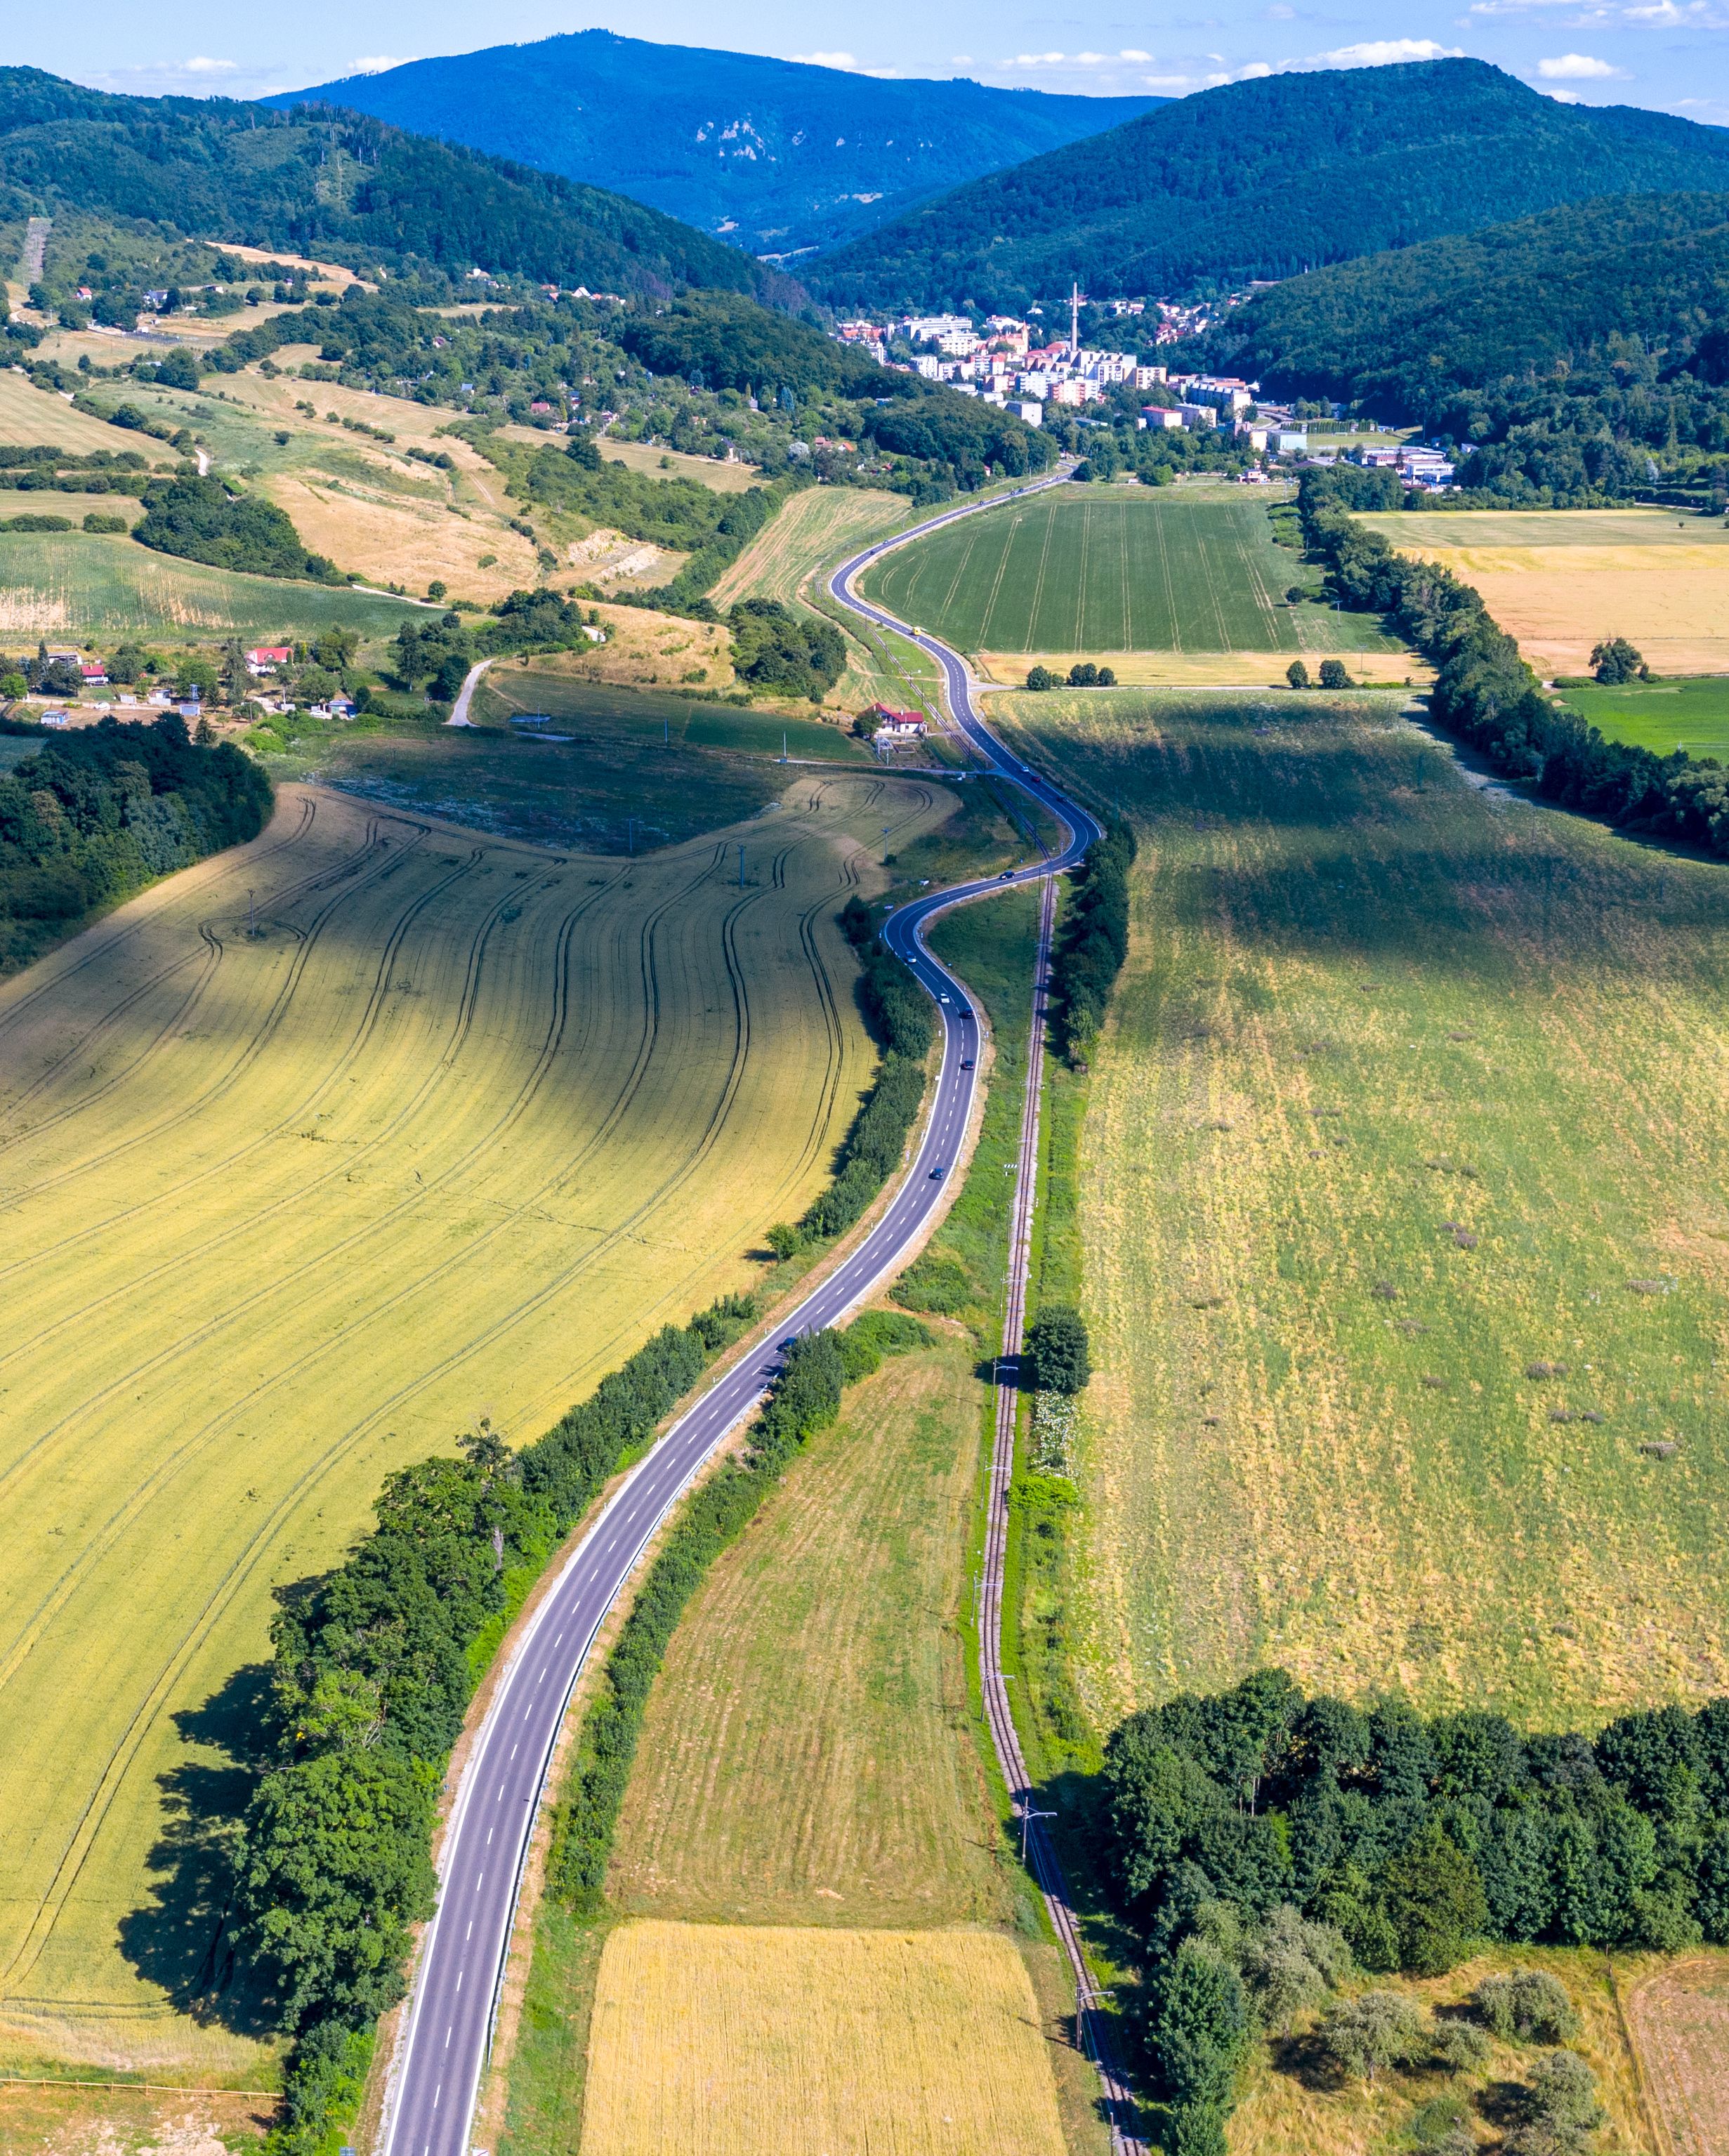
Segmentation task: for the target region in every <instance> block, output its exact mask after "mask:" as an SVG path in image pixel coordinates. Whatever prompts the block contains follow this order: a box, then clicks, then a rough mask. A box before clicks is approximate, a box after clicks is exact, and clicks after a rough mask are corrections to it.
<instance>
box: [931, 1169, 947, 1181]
mask: <svg viewBox="0 0 1729 2156" xmlns="http://www.w3.org/2000/svg"><path fill="white" fill-rule="evenodd" d="M947 1173H948V1170H947V1168H932V1169H931V1182H932V1183H941V1180H942V1178H943V1177H944V1176H945V1175H947Z"/></svg>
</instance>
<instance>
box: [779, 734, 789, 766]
mask: <svg viewBox="0 0 1729 2156" xmlns="http://www.w3.org/2000/svg"><path fill="white" fill-rule="evenodd" d="M789 761H790V759H789V758H788V755H787V730H786V728H785V727H784V726H782V728H781V762H782V763H786V762H789Z"/></svg>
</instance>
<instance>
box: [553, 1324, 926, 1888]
mask: <svg viewBox="0 0 1729 2156" xmlns="http://www.w3.org/2000/svg"><path fill="white" fill-rule="evenodd" d="M930 1338H931V1336H930V1334H929V1333H928V1332H926V1330H925V1328H924V1327H923V1326H922V1325H921V1324H920V1323H919V1322H918V1320H917V1319H916V1317H902V1316H900V1315H899V1314H898V1313H897V1312H894V1311H867V1312H865V1314H864V1316H863V1317H859V1318H858V1319H855V1320H854V1322H853V1323H852V1324H851V1325H850V1326H849V1327H847V1329H846V1331H845V1332H808V1333H803V1334H802V1335H801V1336H800V1337H798V1339H797V1340H795V1341H794V1342H793V1344H792V1346H791V1347H789V1348H788V1350H787V1353H786V1358H785V1360H784V1361H783V1363H782V1365H781V1368H780V1370H779V1372H778V1373H777V1376H776V1378H775V1381H774V1384H773V1388H772V1390H771V1392H770V1394H769V1396H768V1399H767V1403H766V1404H765V1405H764V1407H763V1409H762V1414H761V1415H760V1416H759V1417H758V1419H757V1423H756V1424H755V1426H754V1427H753V1428H752V1431H751V1436H750V1443H749V1445H748V1447H747V1448H746V1451H745V1454H744V1455H743V1457H742V1458H741V1459H736V1460H727V1462H726V1465H725V1466H722V1468H721V1471H720V1472H719V1473H718V1474H717V1475H716V1476H712V1477H711V1479H710V1480H709V1481H706V1482H705V1483H704V1485H703V1486H702V1487H701V1488H700V1490H699V1491H697V1492H696V1493H695V1496H693V1497H692V1498H691V1499H690V1501H689V1502H688V1503H687V1504H686V1506H685V1509H684V1511H683V1512H681V1513H680V1517H679V1519H678V1522H677V1523H676V1525H675V1527H673V1530H672V1532H671V1533H670V1535H669V1536H668V1537H667V1541H666V1546H665V1548H664V1550H663V1551H662V1552H661V1553H660V1555H659V1557H657V1558H655V1560H654V1564H653V1565H652V1566H651V1567H650V1568H649V1574H648V1577H647V1578H645V1579H644V1582H643V1584H642V1585H641V1587H640V1588H639V1589H638V1590H637V1594H636V1597H635V1599H634V1601H633V1603H632V1604H631V1610H630V1614H629V1616H628V1618H627V1619H626V1620H625V1621H624V1626H623V1630H622V1631H621V1632H620V1634H619V1636H618V1645H617V1646H615V1647H614V1648H613V1651H612V1653H611V1654H610V1655H608V1658H607V1665H606V1670H605V1673H604V1676H603V1682H602V1686H601V1689H600V1694H599V1697H598V1698H597V1699H596V1701H595V1702H594V1704H593V1707H590V1709H589V1710H588V1713H587V1718H586V1720H585V1721H584V1722H583V1725H582V1736H581V1738H580V1739H579V1742H578V1746H577V1763H576V1766H575V1769H574V1771H573V1772H572V1776H571V1782H570V1788H569V1791H568V1794H567V1795H566V1797H565V1798H564V1800H563V1801H562V1804H560V1805H559V1807H558V1811H557V1815H556V1818H555V1820H554V1824H553V1833H552V1857H551V1861H550V1863H549V1866H548V1872H547V1876H548V1880H549V1883H550V1884H551V1886H552V1891H553V1892H555V1893H556V1894H558V1895H559V1896H560V1897H562V1899H564V1900H565V1901H567V1902H569V1903H570V1904H571V1905H572V1907H575V1908H577V1909H579V1910H584V1911H586V1910H592V1909H593V1908H594V1907H597V1906H598V1902H599V1900H600V1897H601V1893H602V1891H603V1888H604V1886H605V1884H606V1868H607V1859H608V1856H610V1854H611V1851H612V1845H613V1829H614V1827H615V1825H616V1824H617V1821H618V1810H619V1807H620V1806H621V1805H622V1804H623V1801H624V1792H625V1789H626V1787H627V1785H628V1782H629V1779H630V1767H631V1762H632V1761H633V1760H634V1758H635V1757H636V1746H637V1739H638V1738H639V1735H640V1733H641V1730H642V1722H643V1716H644V1712H646V1711H647V1707H648V1703H649V1691H650V1688H651V1687H652V1686H653V1684H654V1678H655V1676H656V1674H657V1673H658V1671H659V1668H660V1665H661V1662H662V1661H663V1659H664V1655H665V1653H666V1650H667V1647H668V1645H669V1644H670V1641H671V1639H672V1635H673V1633H674V1631H675V1629H676V1627H677V1625H678V1621H679V1619H680V1616H682V1615H683V1614H684V1610H685V1605H686V1604H687V1603H688V1602H689V1601H690V1597H691V1596H692V1595H693V1594H695V1591H696V1589H698V1587H700V1585H701V1584H702V1581H703V1578H704V1577H705V1574H706V1573H707V1571H708V1568H709V1567H710V1565H711V1563H713V1562H714V1560H715V1558H716V1557H718V1556H719V1555H720V1553H721V1551H722V1550H723V1549H725V1548H726V1545H727V1544H728V1543H730V1542H732V1541H734V1540H735V1539H736V1537H737V1536H738V1535H739V1533H740V1532H741V1530H742V1529H743V1528H744V1527H746V1525H747V1524H748V1522H750V1520H751V1519H752V1517H754V1516H755V1514H756V1512H757V1509H758V1507H760V1506H761V1505H762V1501H763V1500H764V1498H766V1497H767V1496H768V1494H769V1492H770V1491H772V1489H773V1488H774V1486H775V1485H776V1484H777V1482H778V1481H780V1479H781V1477H782V1475H783V1474H784V1473H785V1472H786V1471H787V1469H788V1466H790V1465H791V1464H792V1462H793V1460H794V1459H795V1458H796V1457H797V1456H798V1451H799V1449H800V1448H801V1446H803V1445H804V1443H805V1442H806V1441H807V1440H808V1439H809V1438H811V1437H813V1436H814V1435H816V1433H817V1432H818V1430H824V1429H826V1428H827V1427H828V1425H829V1424H830V1423H832V1422H833V1421H834V1419H835V1417H836V1416H837V1415H838V1414H839V1412H840V1402H841V1393H842V1389H843V1388H844V1386H846V1385H848V1384H850V1383H854V1381H855V1380H857V1379H858V1378H864V1377H868V1376H869V1375H870V1373H871V1372H872V1371H873V1370H875V1368H877V1367H878V1366H879V1365H880V1363H881V1361H882V1358H883V1357H884V1356H885V1355H900V1354H905V1353H906V1352H907V1351H908V1350H909V1349H911V1348H913V1347H923V1346H926V1345H928V1344H929V1342H930Z"/></svg>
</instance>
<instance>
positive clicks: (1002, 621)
mask: <svg viewBox="0 0 1729 2156" xmlns="http://www.w3.org/2000/svg"><path fill="white" fill-rule="evenodd" d="M860 581H861V586H862V588H864V590H865V591H866V592H867V593H869V594H870V596H871V597H872V598H875V599H877V600H879V601H880V603H882V604H883V605H885V606H886V607H889V608H892V609H893V610H894V612H895V613H897V614H899V615H900V618H901V619H902V620H903V621H910V622H914V623H916V624H920V625H921V626H922V627H924V628H926V629H932V630H934V631H936V634H939V635H941V636H944V637H947V639H949V641H950V642H951V643H953V644H958V645H960V646H961V647H962V649H965V650H968V651H981V650H984V651H994V652H1026V653H1032V652H1037V651H1054V652H1063V651H1073V652H1078V653H1081V654H1085V656H1087V657H1089V658H1094V659H1097V658H1101V657H1105V656H1106V655H1108V654H1112V653H1115V652H1118V651H1176V652H1183V653H1185V654H1195V653H1218V652H1228V653H1235V652H1252V653H1261V652H1280V653H1283V654H1285V659H1286V661H1287V663H1288V662H1289V660H1290V658H1291V657H1293V656H1295V654H1298V653H1300V652H1308V651H1332V650H1335V649H1339V648H1341V647H1340V644H1339V642H1338V639H1340V638H1341V637H1342V636H1343V635H1347V634H1348V635H1349V636H1350V637H1352V639H1356V640H1357V642H1358V643H1361V644H1366V645H1367V648H1370V649H1373V648H1376V647H1377V645H1378V648H1380V649H1383V650H1384V651H1387V652H1393V651H1396V650H1398V649H1399V647H1398V645H1396V644H1393V642H1392V641H1391V640H1390V639H1386V638H1383V637H1381V636H1379V634H1378V631H1377V630H1376V629H1374V627H1373V625H1372V624H1365V623H1363V622H1361V621H1358V622H1355V623H1349V624H1347V617H1345V616H1343V615H1339V614H1335V613H1332V611H1331V609H1330V608H1324V607H1315V606H1309V605H1299V606H1296V607H1295V608H1293V607H1290V606H1287V605H1286V604H1285V593H1286V591H1287V589H1289V588H1291V587H1293V586H1299V585H1301V586H1303V587H1305V588H1311V587H1312V586H1313V584H1314V583H1315V577H1314V572H1313V571H1312V570H1310V569H1306V568H1305V567H1303V565H1302V563H1301V562H1300V561H1299V559H1298V557H1297V556H1296V555H1295V554H1294V553H1292V552H1290V551H1289V550H1288V549H1287V548H1284V547H1280V546H1278V545H1277V544H1276V543H1275V541H1274V537H1273V531H1272V526H1271V525H1270V523H1269V522H1268V521H1267V513H1266V510H1265V507H1264V506H1263V505H1262V504H1261V503H1260V502H1258V501H1249V500H1222V499H1220V498H1219V496H1218V495H1216V494H1212V495H1203V494H1202V493H1200V492H1199V491H1196V492H1193V493H1184V492H1183V491H1180V490H1168V489H1159V488H1144V489H1143V488H1139V487H1136V488H1113V489H1111V490H1101V491H1095V490H1093V489H1091V488H1090V487H1080V486H1075V487H1060V488H1056V489H1054V490H1052V491H1051V492H1049V493H1048V494H1044V495H1034V497H1033V498H1031V499H1030V500H1024V501H1013V502H1008V503H1005V504H1004V506H1003V509H1002V511H1001V512H1000V513H999V514H998V515H996V516H972V517H968V518H967V519H965V520H964V521H962V522H961V523H959V524H956V525H953V526H950V527H948V528H947V530H944V531H936V532H933V533H932V534H931V536H929V537H928V538H925V539H916V540H913V541H911V542H909V543H908V544H907V545H906V546H905V547H900V548H899V549H898V550H897V551H896V552H895V553H893V554H891V555H890V556H889V557H887V558H886V559H885V561H883V562H880V563H878V564H877V565H876V566H875V567H872V568H870V569H868V570H866V571H865V572H864V577H862V579H861V580H860Z"/></svg>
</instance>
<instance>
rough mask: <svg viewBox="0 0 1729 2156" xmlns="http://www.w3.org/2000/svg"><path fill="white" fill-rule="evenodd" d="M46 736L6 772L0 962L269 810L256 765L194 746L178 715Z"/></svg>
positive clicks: (27, 954) (34, 950) (247, 835)
mask: <svg viewBox="0 0 1729 2156" xmlns="http://www.w3.org/2000/svg"><path fill="white" fill-rule="evenodd" d="M14 731H17V729H14ZM29 731H35V730H34V729H30V730H29ZM41 739H42V743H43V746H42V748H41V750H40V752H39V753H38V754H35V755H32V756H28V757H25V758H24V759H23V762H20V763H18V765H17V766H16V767H14V768H13V770H11V771H10V772H8V773H6V774H5V775H4V776H3V777H0V972H6V973H10V972H12V971H13V970H14V969H15V968H18V966H20V965H24V964H28V962H29V961H30V960H31V959H32V958H33V957H36V956H37V955H38V952H40V951H42V950H43V949H44V947H46V945H47V944H48V943H49V942H52V941H54V938H55V937H57V936H59V935H61V934H64V932H65V929H66V927H68V925H69V924H70V923H74V922H76V921H78V920H79V919H80V916H83V915H84V914H85V913H87V912H88V911H90V909H91V907H93V906H107V905H112V904H114V903H115V901H118V900H120V899H123V898H125V897H127V896H129V895H130V894H131V892H133V891H137V890H139V889H140V888H141V886H142V885H145V884H146V883H148V882H149V881H150V880H151V877H153V876H159V875H167V873H168V872H169V870H172V869H181V868H185V867H187V865H189V864H190V863H192V862H193V861H196V860H201V859H202V858H203V856H204V855H206V854H211V853H215V852H216V851H218V849H220V848H221V847H223V846H232V845H237V844H239V843H240V841H241V840H243V839H253V838H256V837H257V835H258V834H259V831H260V830H261V829H263V827H264V819H265V817H266V816H267V815H268V814H269V808H270V783H269V779H267V778H265V777H264V773H263V772H262V771H261V770H260V769H259V767H258V765H257V764H256V763H254V762H253V760H252V759H251V758H250V757H246V756H243V755H242V754H241V752H239V749H237V748H234V747H230V746H228V745H227V744H223V745H222V746H219V747H198V746H196V745H195V744H194V743H193V742H191V741H190V740H188V738H187V731H186V727H185V725H184V723H183V722H182V720H181V719H179V718H178V717H177V716H173V715H172V714H171V715H170V716H168V717H167V718H164V719H162V720H160V721H157V722H156V724H155V725H151V726H116V725H115V723H114V721H112V720H111V719H110V720H109V721H105V723H104V724H102V725H100V726H92V727H89V728H87V729H84V730H81V731H77V732H73V733H68V734H64V735H62V736H60V737H58V738H56V737H53V736H49V735H45V734H44V735H43V736H42V737H41Z"/></svg>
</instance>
